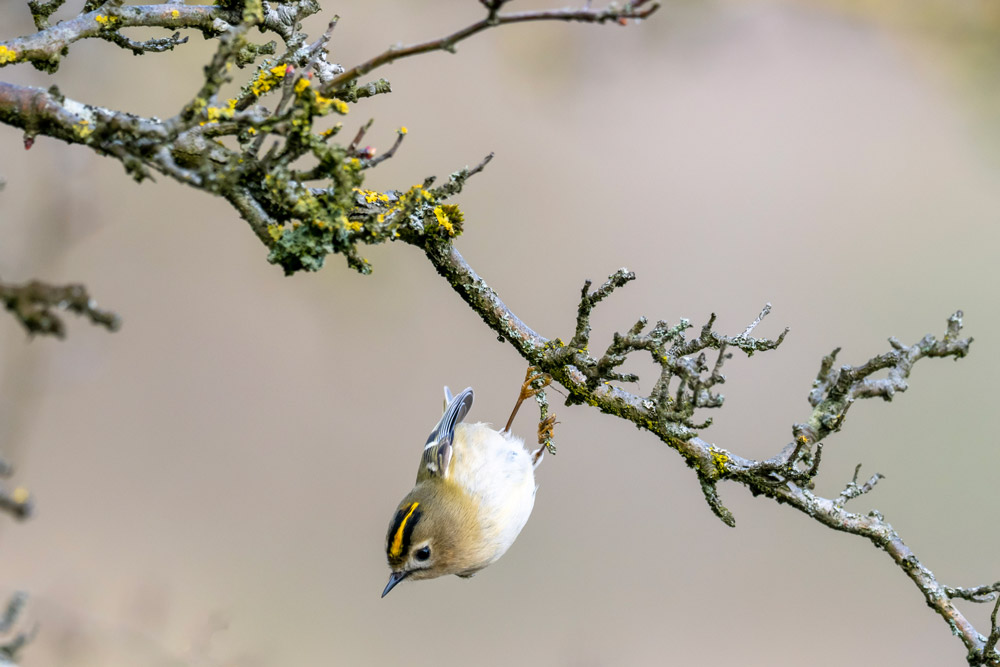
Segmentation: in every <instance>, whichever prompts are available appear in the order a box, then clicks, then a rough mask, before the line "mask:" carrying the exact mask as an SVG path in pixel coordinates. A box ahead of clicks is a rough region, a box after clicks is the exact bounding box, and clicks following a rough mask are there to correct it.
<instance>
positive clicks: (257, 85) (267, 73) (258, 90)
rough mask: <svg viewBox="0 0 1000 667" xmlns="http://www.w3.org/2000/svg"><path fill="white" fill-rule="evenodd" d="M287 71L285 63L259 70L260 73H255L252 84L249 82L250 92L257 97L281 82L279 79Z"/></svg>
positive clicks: (282, 77)
mask: <svg viewBox="0 0 1000 667" xmlns="http://www.w3.org/2000/svg"><path fill="white" fill-rule="evenodd" d="M287 71H288V66H287V65H276V66H274V67H272V68H270V69H266V70H261V72H260V74H258V75H257V78H256V79H254V81H253V83H252V84H250V92H252V93H253V94H254V95H256V96H257V97H260V96H261V95H263V94H264V93H266V92H267V91H269V90H271V89H272V88H274V87H275V86H277V85H278V84H279V83H281V80H282V79H284V77H285V74H286V73H287Z"/></svg>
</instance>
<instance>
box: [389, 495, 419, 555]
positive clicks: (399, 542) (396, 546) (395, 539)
mask: <svg viewBox="0 0 1000 667" xmlns="http://www.w3.org/2000/svg"><path fill="white" fill-rule="evenodd" d="M419 504H420V503H413V504H412V505H410V510H409V511H408V512H407V513H406V516H404V517H403V520H402V521H400V522H399V528H397V529H396V534H395V535H393V536H392V545H391V546H390V547H389V555H390V556H392V557H393V558H395V557H397V556H400V555H401V554H402V553H403V529H404V528H406V522H407V521H409V520H410V517H411V516H413V512H414V510H416V509H417V505H419Z"/></svg>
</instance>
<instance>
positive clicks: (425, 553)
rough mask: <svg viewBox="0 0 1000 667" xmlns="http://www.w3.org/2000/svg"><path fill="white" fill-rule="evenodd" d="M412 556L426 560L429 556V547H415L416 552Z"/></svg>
mask: <svg viewBox="0 0 1000 667" xmlns="http://www.w3.org/2000/svg"><path fill="white" fill-rule="evenodd" d="M413 556H414V557H415V558H416V559H417V560H421V561H422V560H427V559H428V558H430V557H431V548H430V547H421V548H419V549H417V553H415V554H413Z"/></svg>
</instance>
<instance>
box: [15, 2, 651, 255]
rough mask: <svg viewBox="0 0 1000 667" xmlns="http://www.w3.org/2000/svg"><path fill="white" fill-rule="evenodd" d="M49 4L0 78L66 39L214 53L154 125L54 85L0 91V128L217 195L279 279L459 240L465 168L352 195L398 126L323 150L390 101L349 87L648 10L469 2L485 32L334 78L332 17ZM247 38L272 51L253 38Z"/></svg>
mask: <svg viewBox="0 0 1000 667" xmlns="http://www.w3.org/2000/svg"><path fill="white" fill-rule="evenodd" d="M61 4H62V3H61V2H59V1H58V0H50V1H48V2H44V1H42V0H33V1H32V2H31V3H30V6H29V8H30V10H31V12H32V16H33V18H34V20H35V25H36V27H37V28H38V32H36V33H34V34H32V35H26V36H23V37H17V38H13V39H8V40H6V41H0V66H5V65H16V64H21V63H30V64H32V65H33V66H35V67H37V68H39V69H42V70H44V71H48V72H52V71H55V69H56V68H57V67H58V65H59V62H60V60H61V58H63V57H65V56H66V55H67V53H68V49H69V47H70V46H71V45H72V44H73V43H75V42H76V41H79V40H81V39H104V40H107V41H110V42H112V43H114V44H117V45H119V46H121V47H123V48H125V49H128V50H130V51H132V52H133V53H136V54H142V53H146V52H149V51H162V50H167V49H172V48H174V47H176V46H179V45H180V44H182V43H183V42H184V39H182V38H181V37H180V35H181V32H183V31H190V30H197V31H200V32H201V33H202V34H203V35H204V36H205V37H206V38H211V39H215V40H216V41H217V49H216V51H215V54H214V55H213V56H212V58H211V60H210V61H209V62H208V64H207V65H206V67H205V70H204V71H205V77H204V82H203V83H202V84H201V86H200V87H199V89H198V90H197V91H195V92H194V94H193V96H192V97H191V98H190V100H189V101H188V102H187V103H185V104H184V105H183V106H182V107H181V108H180V109H178V110H177V113H176V114H175V115H174V116H172V117H170V118H166V119H159V118H144V117H141V116H137V115H134V114H130V113H128V112H127V111H124V110H123V111H118V110H113V109H107V108H103V107H98V106H95V105H92V104H87V103H85V102H82V101H77V100H72V99H69V98H67V97H65V96H64V95H63V94H62V93H60V92H59V90H58V89H56V88H54V87H52V88H49V89H47V90H46V89H42V88H35V87H29V86H18V85H14V84H10V83H3V82H0V122H2V123H6V124H8V125H11V126H14V127H18V128H21V129H22V130H24V135H25V147H28V148H30V147H31V145H32V143H33V142H34V140H35V137H37V136H49V137H53V138H56V139H61V140H63V141H66V142H69V143H76V144H82V145H85V146H88V147H90V148H91V149H93V150H94V151H96V152H98V153H100V154H102V155H107V156H110V157H113V158H115V159H117V160H119V161H120V162H121V163H122V165H123V166H124V167H125V169H126V171H127V172H128V173H129V174H130V175H131V176H132V177H133V178H134V179H135V180H137V181H143V180H145V179H148V178H152V177H153V176H154V175H155V174H162V175H165V176H168V177H170V178H173V179H175V180H177V181H179V182H181V183H185V184H187V185H190V186H191V187H195V188H198V189H200V190H204V191H206V192H208V193H210V194H213V195H217V196H221V197H222V198H224V199H226V200H227V201H229V202H230V203H231V204H232V205H233V207H234V208H235V209H236V210H237V211H238V213H239V214H240V216H241V217H243V218H244V220H245V221H246V222H247V223H248V224H249V226H250V228H251V230H252V231H253V233H254V234H255V235H256V236H257V238H258V239H259V240H260V241H261V243H263V244H264V246H265V247H266V248H267V249H268V251H269V256H268V259H269V261H271V262H272V263H274V264H278V265H279V266H281V267H282V268H283V269H284V270H285V271H286V272H287V273H293V272H296V271H300V270H308V271H314V270H317V269H319V268H321V267H322V266H323V264H324V262H325V260H326V257H327V256H328V255H330V254H340V255H343V256H344V257H345V258H346V260H347V263H348V265H349V266H351V267H352V268H354V269H356V270H358V271H361V272H362V273H367V272H369V271H370V270H371V267H370V265H369V263H368V261H367V260H366V259H365V258H364V257H363V256H362V253H361V250H360V246H362V245H366V244H375V243H384V242H386V241H393V240H397V239H402V240H408V241H414V240H415V238H416V237H419V238H423V237H427V238H428V239H439V238H452V237H454V236H456V235H458V234H459V233H460V232H461V221H462V214H461V211H460V210H459V209H458V207H457V206H455V205H453V204H448V203H447V202H446V200H447V199H448V197H450V196H451V195H453V194H454V193H455V192H457V191H458V190H460V189H461V185H462V183H463V182H464V180H465V179H466V178H468V177H469V176H471V175H472V174H473V173H475V171H476V170H468V171H465V172H460V173H464V175H461V176H459V177H458V178H457V179H456V178H453V179H452V180H451V181H449V182H448V183H446V184H444V185H442V186H440V187H437V188H432V187H431V181H430V180H429V179H428V180H427V181H426V182H425V184H424V185H423V186H420V187H416V188H409V189H407V190H387V191H385V192H374V191H370V190H365V189H364V188H363V182H364V176H365V173H366V171H367V170H368V169H371V168H373V167H376V166H377V165H378V164H380V163H381V162H383V161H384V160H386V159H388V158H390V157H392V156H393V155H394V154H395V152H396V151H397V150H398V149H399V147H400V145H401V144H402V141H403V138H404V137H405V135H406V128H399V129H398V130H396V132H395V133H394V135H395V136H394V140H393V141H392V142H391V144H390V145H389V147H388V149H387V150H384V151H383V152H382V153H381V154H378V150H377V148H375V147H373V146H365V147H363V148H362V147H360V145H359V143H360V139H361V137H362V136H364V133H365V132H366V131H367V130H368V128H369V127H370V122H369V123H368V124H365V125H363V127H362V131H361V132H359V133H358V135H357V138H356V140H355V141H354V142H351V143H350V144H349V145H344V144H340V143H337V137H338V135H339V133H340V132H341V130H342V129H343V124H342V123H341V122H334V123H331V122H329V117H336V118H341V117H344V116H346V115H347V114H348V112H349V111H350V108H351V105H352V104H356V103H357V102H358V101H359V100H361V99H363V98H366V97H370V96H372V95H378V94H384V93H388V92H389V91H390V90H391V86H390V84H389V82H388V81H385V80H384V79H377V80H374V81H368V82H359V80H358V79H359V77H361V76H363V75H364V74H367V73H369V72H371V71H373V70H375V69H377V68H379V67H381V66H383V65H387V64H389V63H391V62H393V61H395V60H398V59H399V58H403V57H407V56H412V55H417V54H420V53H427V52H430V51H434V50H451V49H453V48H454V45H455V44H456V43H457V42H459V41H461V40H463V39H466V38H468V37H470V36H472V35H474V34H476V33H479V32H481V31H483V30H486V29H488V28H493V27H498V26H503V25H512V24H516V23H525V22H534V21H576V22H587V23H607V22H617V23H627V22H628V21H629V20H633V19H635V20H638V19H642V18H644V17H646V16H649V15H650V14H651V13H653V12H654V11H655V10H656V9H657V7H658V5H657V4H656V3H655V2H650V1H649V0H640V1H638V2H632V3H626V4H623V5H615V4H611V5H608V6H606V7H600V8H592V7H590V6H589V3H588V4H587V5H586V6H584V7H582V8H578V9H560V10H549V11H528V12H520V13H511V14H504V13H501V12H500V9H501V8H502V7H503V6H504V5H505V4H507V3H506V2H494V1H490V2H485V3H484V8H485V10H486V17H485V18H484V19H482V20H480V21H477V22H475V23H473V24H471V25H469V26H466V27H465V28H462V29H460V30H458V31H456V32H453V33H451V34H450V35H448V36H446V37H442V38H439V39H435V40H431V41H429V42H425V43H423V44H419V45H416V46H411V47H405V48H400V49H389V50H388V51H385V52H383V53H381V54H379V55H377V56H375V57H374V58H371V59H369V60H367V61H365V62H363V63H361V64H359V65H356V66H353V67H350V68H347V69H345V68H344V67H342V66H341V65H338V64H334V63H333V62H331V61H330V60H329V51H328V46H329V43H330V37H331V34H332V32H333V30H334V28H335V26H336V25H337V18H336V17H335V18H334V19H333V20H332V21H330V23H329V26H328V28H327V30H326V32H325V33H324V34H323V35H321V36H320V37H319V38H318V39H316V40H313V41H309V39H308V36H307V35H306V34H305V33H304V32H303V31H302V21H303V20H304V19H305V18H307V17H309V16H311V15H313V14H316V13H317V12H319V11H320V6H319V4H318V2H317V1H316V0H285V1H283V2H274V1H268V0H220V1H218V2H216V3H215V5H213V6H187V5H183V4H177V3H173V2H171V3H164V4H152V5H126V4H123V3H122V2H121V1H120V0H108V1H107V2H99V1H96V0H90V1H89V2H87V3H85V5H84V7H83V11H81V12H80V13H79V14H78V15H77V16H75V17H72V18H69V19H67V20H65V21H61V22H60V23H58V24H56V25H50V22H49V17H50V15H51V13H52V12H53V11H54V10H55V9H56V8H58V7H59V6H60V5H61ZM140 27H142V28H163V29H165V30H168V31H170V33H172V34H170V36H168V37H163V38H154V39H147V40H144V41H138V40H135V39H132V38H130V37H128V36H127V34H125V32H123V31H127V30H129V29H132V28H140ZM252 31H256V32H257V33H261V34H264V35H265V36H267V35H270V36H272V37H274V38H275V39H272V40H270V41H266V42H260V41H254V39H252V38H251V34H252ZM275 40H277V41H275ZM279 42H280V44H281V46H279V45H278V43H279ZM240 70H248V71H247V72H246V73H245V74H240ZM237 76H240V80H239V81H237V78H236V77H237ZM233 81H237V82H241V83H242V88H241V89H240V91H239V93H237V94H236V95H235V96H234V97H230V98H227V99H220V98H219V95H220V91H221V90H222V89H223V87H224V86H225V85H226V84H228V83H230V82H233ZM225 139H229V140H230V141H228V142H226V141H224V140H225Z"/></svg>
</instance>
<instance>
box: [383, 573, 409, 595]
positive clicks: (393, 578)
mask: <svg viewBox="0 0 1000 667" xmlns="http://www.w3.org/2000/svg"><path fill="white" fill-rule="evenodd" d="M409 574H410V573H409V572H406V571H405V570H404V571H403V572H393V573H392V574H390V575H389V583H387V584H386V585H385V590H384V591H382V597H385V596H386V595H388V594H389V591H391V590H392V589H393V588H395V587H396V584H398V583H399V582H401V581H402V580H403V579H406V577H407V575H409Z"/></svg>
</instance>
